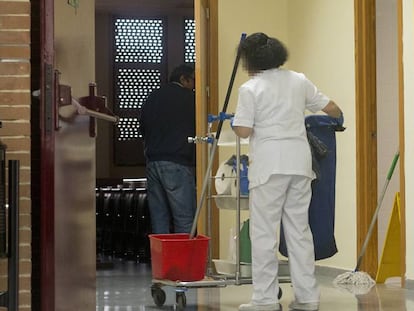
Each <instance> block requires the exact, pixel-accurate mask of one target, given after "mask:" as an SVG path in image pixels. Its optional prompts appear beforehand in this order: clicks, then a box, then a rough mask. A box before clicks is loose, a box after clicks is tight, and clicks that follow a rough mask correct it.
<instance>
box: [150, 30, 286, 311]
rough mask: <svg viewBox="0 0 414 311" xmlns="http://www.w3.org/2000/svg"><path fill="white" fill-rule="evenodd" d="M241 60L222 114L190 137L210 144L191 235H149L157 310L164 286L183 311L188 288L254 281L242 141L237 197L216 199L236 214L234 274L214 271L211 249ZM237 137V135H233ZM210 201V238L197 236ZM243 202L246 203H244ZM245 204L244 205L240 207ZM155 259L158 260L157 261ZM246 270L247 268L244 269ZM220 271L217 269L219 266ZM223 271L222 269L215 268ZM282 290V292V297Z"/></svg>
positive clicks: (284, 281)
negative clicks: (219, 154) (219, 166)
mask: <svg viewBox="0 0 414 311" xmlns="http://www.w3.org/2000/svg"><path fill="white" fill-rule="evenodd" d="M245 38H246V34H245V33H243V34H242V36H241V39H240V42H242V41H243V40H244V39H245ZM239 60H240V52H239V51H238V53H237V56H236V60H235V63H234V67H233V71H232V75H231V78H230V83H229V87H228V89H227V94H226V98H225V102H224V106H223V109H222V112H220V114H219V115H218V116H213V115H209V116H208V120H207V121H208V122H207V123H208V131H207V134H206V136H204V137H197V136H196V137H189V138H188V141H189V143H208V146H209V148H208V155H209V159H208V162H207V168H206V175H205V176H204V180H203V185H202V189H201V191H200V193H201V195H200V199H199V202H198V204H197V210H196V213H195V216H194V222H193V226H192V229H191V232H190V234H189V235H188V234H184V235H183V234H168V235H155V234H154V235H150V236H149V237H150V245H151V256H152V269H153V280H152V286H151V295H152V298H153V299H154V302H155V304H156V305H157V306H158V307H161V306H163V305H164V303H165V300H166V294H165V291H164V290H163V287H164V286H171V287H174V288H175V292H176V307H177V309H178V310H183V309H184V308H185V307H186V304H187V299H186V296H185V292H186V291H187V289H189V288H207V287H226V286H228V285H243V284H251V283H252V278H251V275H250V274H248V273H242V269H241V262H240V241H239V235H240V210H241V205H243V206H244V207H245V208H248V207H247V206H248V204H247V202H248V196H247V195H245V194H243V195H241V194H240V138H238V137H235V144H233V146H234V145H235V146H236V168H237V169H236V172H235V176H234V178H235V187H236V188H235V194H234V196H231V197H224V196H222V197H218V196H217V197H216V198H215V200H216V203H218V204H217V205H218V206H219V205H220V203H219V201H220V200H221V201H223V200H225V201H227V202H230V204H229V205H230V206H231V207H232V209H234V210H235V212H236V213H235V214H236V232H237V234H236V243H235V244H236V258H235V262H234V265H233V270H234V271H232V272H233V273H232V274H227V273H222V274H220V273H215V272H213V269H212V258H211V257H212V256H211V247H209V246H210V243H209V240H210V238H209V236H210V235H211V230H210V228H211V199H212V197H213V196H212V195H211V188H212V187H211V182H212V180H213V179H214V178H213V177H212V174H211V171H212V165H213V161H214V157H215V154H216V150H217V146H218V143H219V139H220V133H221V131H222V126H223V122H224V121H225V120H229V119H230V117H231V115H229V114H227V113H226V110H227V106H228V103H229V99H230V94H231V90H232V87H233V83H234V79H235V76H236V72H237V68H238V64H239ZM217 121H218V126H217V131H216V132H215V135H214V134H213V132H212V124H213V122H217ZM234 136H235V135H234ZM206 197H208V198H209V200H207V204H206V208H207V222H208V224H207V236H204V235H201V234H198V235H197V236H196V227H197V220H198V218H199V214H200V211H201V208H202V207H203V205H204V201H205V199H206ZM242 202H243V203H242ZM241 203H242V204H241ZM154 259H155V260H154ZM244 267H245V266H244ZM216 268H217V266H216ZM216 270H220V269H216ZM287 282H290V277H289V276H286V277H280V279H279V283H287ZM281 295H282V291H281V290H280V289H279V298H280V297H281Z"/></svg>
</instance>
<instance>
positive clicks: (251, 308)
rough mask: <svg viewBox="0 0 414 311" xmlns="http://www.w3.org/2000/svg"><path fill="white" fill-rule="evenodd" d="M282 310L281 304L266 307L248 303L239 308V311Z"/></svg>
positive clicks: (271, 304)
mask: <svg viewBox="0 0 414 311" xmlns="http://www.w3.org/2000/svg"><path fill="white" fill-rule="evenodd" d="M279 310H281V308H280V304H278V303H270V304H266V305H256V304H252V303H246V304H242V305H240V306H239V311H279Z"/></svg>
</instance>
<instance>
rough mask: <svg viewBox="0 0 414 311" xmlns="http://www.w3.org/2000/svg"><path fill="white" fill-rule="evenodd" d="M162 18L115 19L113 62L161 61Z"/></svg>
mask: <svg viewBox="0 0 414 311" xmlns="http://www.w3.org/2000/svg"><path fill="white" fill-rule="evenodd" d="M163 36H164V26H163V20H162V19H127V18H118V19H117V20H116V21H115V62H122V63H161V62H162V58H163V56H164V52H163V51H164V47H163V44H162V43H163Z"/></svg>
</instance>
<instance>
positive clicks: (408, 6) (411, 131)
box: [403, 0, 414, 280]
mask: <svg viewBox="0 0 414 311" xmlns="http://www.w3.org/2000/svg"><path fill="white" fill-rule="evenodd" d="M413 13H414V3H413V0H403V20H404V29H403V45H404V47H403V49H404V52H403V54H404V56H403V62H404V85H405V87H404V102H405V107H404V109H405V120H404V122H405V189H406V200H405V206H406V241H407V243H406V252H407V256H406V263H407V265H406V277H407V278H408V279H410V280H414V245H413V243H412V241H414V226H412V223H413V219H414V192H413V191H412V189H414V161H413V154H414V139H413V138H414V122H413V116H414V105H413V101H414V88H413V87H412V85H413V84H414V59H413V55H414V29H413V25H414V16H413Z"/></svg>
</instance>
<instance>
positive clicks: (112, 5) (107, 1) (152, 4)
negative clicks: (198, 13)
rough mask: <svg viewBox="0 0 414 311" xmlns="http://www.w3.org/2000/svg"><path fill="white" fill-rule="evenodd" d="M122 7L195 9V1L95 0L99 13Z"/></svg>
mask: <svg viewBox="0 0 414 311" xmlns="http://www.w3.org/2000/svg"><path fill="white" fill-rule="evenodd" d="M121 7H122V9H139V8H145V9H146V10H149V9H156V10H160V9H162V10H170V9H191V8H193V7H194V0H95V9H96V10H97V11H116V10H118V9H119V8H121Z"/></svg>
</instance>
